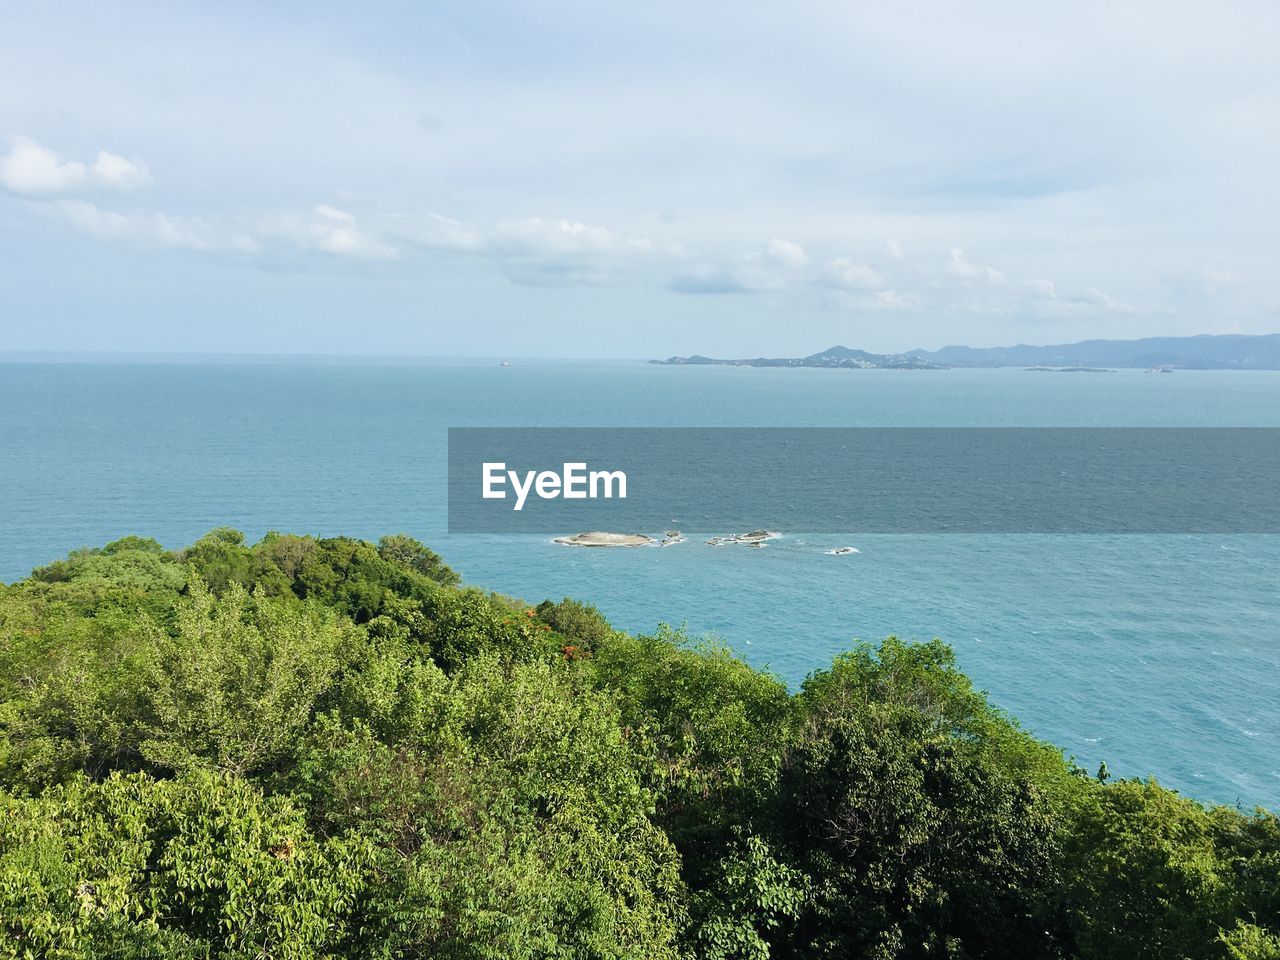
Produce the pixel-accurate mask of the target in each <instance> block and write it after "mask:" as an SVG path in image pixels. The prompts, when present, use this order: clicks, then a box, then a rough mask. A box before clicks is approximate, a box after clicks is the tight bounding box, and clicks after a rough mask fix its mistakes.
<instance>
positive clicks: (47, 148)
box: [0, 0, 1280, 358]
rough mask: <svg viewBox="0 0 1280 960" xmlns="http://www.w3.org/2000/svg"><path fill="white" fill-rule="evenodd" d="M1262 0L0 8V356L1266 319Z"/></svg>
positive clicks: (1044, 338) (822, 336)
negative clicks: (1211, 1)
mask: <svg viewBox="0 0 1280 960" xmlns="http://www.w3.org/2000/svg"><path fill="white" fill-rule="evenodd" d="M1277 38H1280V4H1276V3H1274V2H1271V0H1263V2H1224V3H1221V4H1205V3H1203V2H1197V3H1182V2H1179V0H1170V2H1163V3H1159V4H1157V3H1151V2H1124V0H1107V2H1093V0H1082V2H1075V3H1071V4H1042V3H1027V2H1025V0H1020V2H1009V3H1004V2H988V0H975V2H972V3H967V4H956V3H953V2H938V3H917V2H911V0H905V2H902V3H893V4H885V3H875V4H873V3H850V2H834V3H805V2H800V3H796V4H786V5H783V4H769V5H765V4H750V3H748V4H742V3H741V2H738V3H718V2H704V3H698V4H689V3H687V2H684V3H667V2H663V0H648V2H645V3H643V4H630V5H625V4H602V3H598V2H582V3H569V2H558V0H547V2H540V3H535V4H527V3H525V4H502V3H486V2H482V0H481V2H469V3H461V2H459V3H449V2H444V3H438V4H424V3H377V2H369V3H364V4H359V5H353V4H336V3H335V4H330V3H326V2H312V3H306V4H302V3H297V4H294V3H276V4H260V3H240V2H236V0H224V2H221V3H218V4H199V5H196V4H186V3H181V2H172V3H166V4H145V5H138V4H133V3H129V2H116V3H112V4H88V3H85V4H76V3H57V4H34V3H17V2H12V3H11V2H8V0H0V352H5V351H100V350H101V351H156V352H218V353H227V352H244V353H332V354H389V355H419V356H421V355H427V356H434V355H439V356H548V357H641V358H647V357H665V356H668V355H672V354H688V353H703V354H710V355H713V356H760V355H764V356H797V355H803V354H807V353H812V352H816V351H818V350H821V349H824V348H826V347H828V346H831V345H833V344H837V343H839V344H843V345H846V346H851V347H861V348H864V349H869V350H876V351H885V352H896V351H901V350H907V349H911V348H914V347H925V348H936V347H939V346H942V345H945V344H951V343H967V344H971V345H975V346H991V345H1000V344H1010V343H1058V342H1069V341H1074V340H1081V339H1086V338H1092V337H1106V338H1128V337H1138V336H1150V335H1179V334H1196V333H1270V332H1276V331H1280V270H1278V269H1277V268H1276V265H1277V263H1280V229H1278V225H1280V174H1278V173H1277V171H1280V56H1277V55H1276V52H1275V48H1276V40H1277Z"/></svg>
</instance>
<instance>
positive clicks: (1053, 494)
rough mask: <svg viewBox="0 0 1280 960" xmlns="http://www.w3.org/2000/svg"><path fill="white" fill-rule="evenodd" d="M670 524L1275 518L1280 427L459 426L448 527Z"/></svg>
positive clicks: (1275, 521) (1272, 522)
mask: <svg viewBox="0 0 1280 960" xmlns="http://www.w3.org/2000/svg"><path fill="white" fill-rule="evenodd" d="M486 464H488V465H489V466H488V467H487V468H486V466H485V465H486ZM497 464H502V465H503V466H502V468H501V469H499V468H498V467H497V466H496V465H497ZM566 464H569V465H572V466H569V467H566ZM486 471H487V473H486ZM512 474H514V477H513V476H512ZM539 474H542V475H543V476H542V477H541V479H539V478H538V475H539ZM593 474H595V476H593ZM618 474H623V475H625V496H623V495H622V494H623V492H624V491H623V490H622V486H623V483H620V482H619V477H618ZM486 476H487V478H488V493H489V494H490V495H489V497H485V495H484V494H485V492H486ZM521 489H523V490H524V491H525V497H524V500H523V503H521V502H520V500H519V497H520V493H519V490H521ZM566 492H568V493H569V494H570V495H571V496H569V497H566V496H565V493H566ZM517 506H519V507H520V509H515V508H516V507H517ZM673 528H679V529H681V530H683V531H686V532H696V533H709V534H732V533H741V532H745V531H749V530H776V531H782V532H808V533H818V532H824V533H1063V534H1065V533H1094V534H1097V533H1221V534H1230V533H1280V429H1271V428H1243V427H1242V428H1046V429H1040V428H971V429H951V428H907V429H899V428H885V429H878V428H870V429H864V428H857V429H843V428H773V427H762V428H737V427H734V428H720V427H709V428H700V427H699V428H619V429H600V428H594V427H592V428H546V429H542V428H533V429H529V428H519V429H516V428H512V429H508V428H470V427H467V428H452V429H450V430H449V532H450V533H555V534H572V533H576V532H580V531H588V530H603V531H614V532H622V533H633V532H634V533H644V534H650V535H652V534H655V533H661V532H663V531H666V530H669V529H673Z"/></svg>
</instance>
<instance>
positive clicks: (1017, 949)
mask: <svg viewBox="0 0 1280 960" xmlns="http://www.w3.org/2000/svg"><path fill="white" fill-rule="evenodd" d="M4 956H13V957H31V958H35V957H60V958H90V957H124V958H132V957H154V958H171V957H174V958H176V957H181V958H188V957H191V958H195V957H200V958H209V957H221V958H240V957H244V958H248V957H274V958H304V957H305V958H312V957H316V958H319V957H328V958H335V960H336V958H343V957H351V958H355V957H360V958H365V957H373V958H392V957H442V958H466V960H479V958H494V960H498V958H501V960H510V958H539V960H545V958H610V960H619V958H650V957H656V958H665V957H671V958H675V957H678V956H684V957H700V958H707V960H730V958H747V960H766V958H771V957H772V958H783V957H794V958H819V957H829V958H837V957H840V958H843V957H868V958H886V960H887V958H904V960H905V958H916V957H950V958H960V957H972V958H978V957H992V958H1000V957H1009V958H1014V957H1017V958H1023V957H1027V958H1066V957H1079V958H1082V960H1086V958H1087V960H1093V958H1097V960H1104V958H1105V960H1109V958H1121V957H1123V958H1131V957H1132V958H1144V957H1151V958H1155V957H1162V958H1163V957H1187V958H1213V960H1275V958H1277V957H1280V821H1278V820H1277V818H1276V817H1274V816H1272V815H1271V814H1268V813H1265V812H1262V811H1258V812H1255V813H1253V814H1245V813H1241V812H1238V811H1236V810H1231V809H1227V808H1206V807H1204V806H1202V805H1200V804H1198V803H1195V802H1194V801H1191V800H1188V799H1186V798H1183V797H1180V796H1179V795H1177V794H1176V793H1174V792H1173V791H1170V790H1168V789H1166V788H1164V787H1162V786H1160V785H1159V784H1158V783H1157V782H1155V781H1154V780H1152V781H1136V780H1110V779H1109V777H1107V776H1101V775H1100V776H1098V777H1093V776H1090V775H1086V774H1085V773H1084V771H1082V770H1080V769H1078V768H1077V767H1075V766H1074V765H1072V764H1071V763H1069V762H1066V761H1064V760H1063V758H1062V755H1061V753H1060V752H1059V751H1057V750H1055V749H1054V748H1052V747H1051V746H1049V745H1047V744H1044V743H1042V742H1040V741H1037V740H1035V739H1034V738H1032V737H1031V736H1029V735H1028V734H1027V733H1026V732H1025V731H1023V730H1021V729H1020V728H1019V727H1018V726H1017V724H1016V723H1015V722H1014V721H1013V720H1012V719H1010V718H1009V717H1007V716H1006V715H1004V714H1003V713H1001V712H1000V711H999V710H998V709H996V708H995V707H993V706H992V705H991V704H990V703H989V702H988V701H987V699H986V697H985V696H983V695H982V694H981V693H979V692H978V691H976V690H974V689H973V687H972V685H971V684H970V682H969V681H968V679H967V678H966V677H965V676H964V675H963V674H962V673H961V672H960V671H959V670H958V669H957V667H956V664H955V660H954V657H953V655H952V653H951V651H950V650H949V649H948V648H947V647H946V646H945V645H944V644H942V643H940V642H938V641H933V642H930V643H923V644H908V643H903V642H900V641H898V640H896V639H894V638H889V639H888V640H886V641H885V642H884V643H882V644H880V645H879V646H876V647H872V646H869V645H858V646H856V647H854V648H853V649H852V650H850V651H848V652H846V653H844V654H841V655H840V656H838V657H837V658H836V659H835V661H834V662H833V663H832V665H831V666H830V668H829V669H826V670H822V671H819V672H817V673H815V674H813V675H812V676H811V677H809V678H808V679H807V680H806V681H805V683H804V684H803V686H802V687H801V689H800V690H799V691H798V692H796V693H794V694H793V693H791V692H790V691H788V690H787V688H786V686H785V685H784V684H783V683H782V682H781V681H779V680H778V679H777V678H776V677H773V676H772V675H770V674H769V673H767V672H763V671H760V670H757V669H754V668H752V667H751V666H749V665H748V664H746V663H744V662H743V661H741V660H740V659H738V658H737V657H735V656H734V655H733V654H732V653H731V652H730V651H729V650H728V649H727V648H726V647H724V646H722V645H717V644H713V643H691V642H689V641H688V640H687V638H685V637H684V635H683V634H681V633H679V632H676V631H671V630H669V629H667V628H665V627H664V628H661V629H660V630H659V631H658V632H657V633H656V634H655V635H653V636H631V635H629V634H626V633H622V632H618V631H615V630H613V629H612V628H611V627H610V626H609V624H608V622H607V621H606V620H605V618H604V617H603V616H602V615H601V614H600V612H599V611H598V610H596V609H595V608H594V607H591V606H589V605H587V604H584V603H580V602H578V601H575V600H572V599H568V598H566V599H563V600H560V601H557V602H552V601H549V600H548V601H545V602H543V603H541V604H539V605H537V606H536V607H529V606H527V605H525V604H522V603H518V602H516V601H511V600H508V599H505V598H502V597H498V596H495V595H492V594H486V593H484V592H482V591H480V590H476V589H473V588H463V587H460V586H458V577H457V574H456V573H454V572H453V571H452V570H450V569H449V568H448V567H447V566H445V564H444V563H443V561H442V560H441V559H440V557H439V556H438V555H436V554H435V553H433V552H432V551H431V550H429V549H428V548H427V547H425V546H424V545H422V544H421V543H419V542H418V541H416V540H414V539H412V538H410V537H408V536H405V535H402V534H401V535H396V536H390V537H384V538H383V539H382V540H380V541H378V543H377V544H372V543H367V542H365V541H361V540H356V539H350V538H343V537H338V538H321V539H317V538H312V537H302V536H291V535H285V534H278V533H272V534H269V535H268V536H267V537H265V538H264V539H263V540H262V541H261V542H259V543H257V544H252V545H250V544H247V543H246V542H245V540H244V538H243V536H241V535H240V534H239V533H238V532H236V531H234V530H227V529H219V530H214V531H212V532H211V533H209V534H208V535H206V536H205V537H203V538H201V539H200V540H199V541H197V542H196V543H195V544H193V545H192V546H191V547H189V548H187V549H185V550H181V551H177V552H173V553H170V552H166V551H165V549H164V548H163V547H161V546H160V545H159V544H157V543H155V542H154V541H150V540H145V539H142V538H137V537H125V538H123V539H121V540H117V541H115V542H114V543H111V544H108V545H107V546H106V547H103V548H101V549H86V550H79V551H76V552H74V553H72V554H71V555H70V556H68V557H67V558H66V559H65V560H60V561H57V562H55V563H52V564H50V565H48V566H46V567H42V568H40V569H39V570H36V571H34V572H33V574H32V576H31V577H30V578H28V579H27V580H24V581H22V582H21V583H18V584H14V585H12V586H8V587H4V586H0V957H4Z"/></svg>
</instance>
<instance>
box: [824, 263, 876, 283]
mask: <svg viewBox="0 0 1280 960" xmlns="http://www.w3.org/2000/svg"><path fill="white" fill-rule="evenodd" d="M827 280H828V282H830V283H831V284H832V285H833V286H837V287H842V288H843V289H845V290H879V289H880V288H881V287H883V286H884V280H883V279H882V278H881V277H880V274H878V273H877V272H876V271H875V270H873V269H872V268H871V267H870V266H868V265H867V264H865V263H860V262H858V261H856V260H852V259H850V258H849V257H837V258H836V259H834V260H832V261H831V262H830V263H829V264H827Z"/></svg>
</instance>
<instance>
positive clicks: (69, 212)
mask: <svg viewBox="0 0 1280 960" xmlns="http://www.w3.org/2000/svg"><path fill="white" fill-rule="evenodd" d="M53 206H54V207H55V208H56V209H57V210H58V212H59V213H61V214H62V216H63V217H65V218H66V220H67V221H68V222H69V223H70V224H71V225H72V226H73V227H75V228H76V229H77V230H80V231H81V232H82V233H86V234H89V235H90V236H95V237H101V238H104V239H109V240H122V241H129V242H133V243H141V244H145V245H152V246H159V247H170V248H175V249H181V250H202V251H206V252H214V251H233V252H239V253H254V252H256V251H257V250H258V249H259V245H258V242H257V241H256V240H254V239H253V238H252V237H250V236H248V235H247V234H244V233H239V232H234V231H227V230H224V229H220V228H218V227H216V226H213V225H211V224H209V223H208V222H207V221H205V220H203V219H201V218H199V217H172V216H169V215H167V214H163V213H119V212H116V211H112V210H103V209H102V208H101V207H99V206H97V205H96V204H92V203H89V202H87V201H85V200H59V201H57V202H56V203H55V204H54V205H53Z"/></svg>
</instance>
